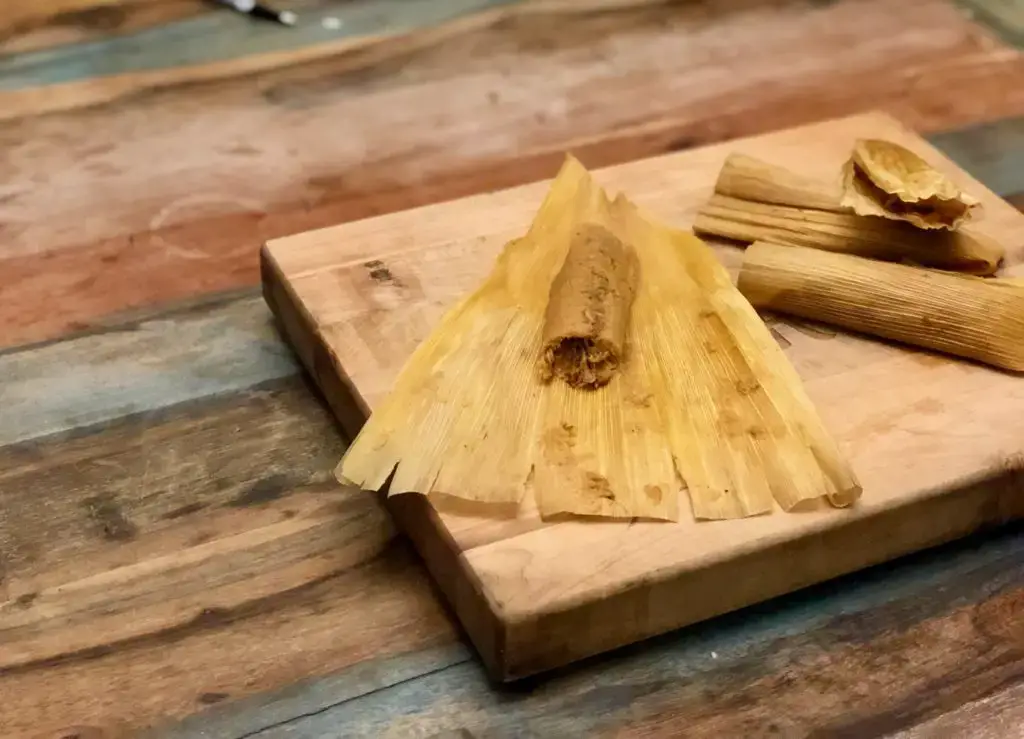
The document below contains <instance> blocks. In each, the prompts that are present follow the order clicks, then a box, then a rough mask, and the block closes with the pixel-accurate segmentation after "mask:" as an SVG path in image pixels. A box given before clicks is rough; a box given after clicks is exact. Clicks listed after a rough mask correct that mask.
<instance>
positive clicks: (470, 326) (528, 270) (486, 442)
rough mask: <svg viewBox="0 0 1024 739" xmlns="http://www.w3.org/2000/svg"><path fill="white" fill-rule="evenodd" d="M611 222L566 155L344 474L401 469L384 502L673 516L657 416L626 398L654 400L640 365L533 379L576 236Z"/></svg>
mask: <svg viewBox="0 0 1024 739" xmlns="http://www.w3.org/2000/svg"><path fill="white" fill-rule="evenodd" d="M607 221H608V201H607V197H606V195H605V193H604V191H603V190H601V188H600V187H598V186H597V184H596V183H595V182H594V181H593V180H592V179H591V178H590V176H589V174H588V173H587V172H586V170H585V169H584V168H583V167H582V165H580V163H579V162H578V161H576V160H575V159H573V158H572V157H568V158H567V159H566V162H565V165H564V166H563V167H562V169H561V171H560V172H559V174H558V176H557V177H556V178H555V181H554V183H553V184H552V186H551V189H550V191H549V192H548V194H547V197H546V198H545V200H544V202H543V204H542V205H541V207H540V209H539V211H538V212H537V215H536V216H535V218H534V221H533V223H532V224H531V226H530V229H529V231H528V232H527V233H526V235H525V236H523V237H522V238H519V239H516V240H514V241H512V242H510V243H509V244H507V245H506V247H505V249H504V250H503V251H502V253H501V255H500V256H499V257H498V260H497V263H496V265H495V267H494V270H493V271H492V272H491V274H490V275H489V276H488V277H487V278H486V280H485V281H484V283H483V284H482V285H481V286H480V287H479V288H478V289H477V290H476V291H475V292H474V293H473V294H471V295H470V296H468V297H467V298H465V299H463V301H461V302H460V303H459V304H457V305H456V306H455V307H454V308H452V309H451V310H450V311H449V312H448V313H447V314H446V315H445V316H444V317H443V318H442V320H441V322H440V324H439V325H438V327H437V328H436V329H435V330H434V331H433V332H432V333H431V334H430V336H429V337H428V338H427V339H426V340H425V341H424V342H423V343H422V344H421V345H420V346H419V347H418V348H417V349H416V351H415V352H414V353H413V355H412V356H411V357H410V358H409V360H408V361H407V362H406V364H405V366H404V367H403V368H402V370H401V372H400V373H399V376H398V378H397V380H396V383H395V386H394V388H393V389H392V391H391V393H390V394H389V395H388V396H387V398H385V400H384V401H383V402H382V403H380V404H379V406H378V407H377V408H375V409H374V411H373V413H372V414H371V415H370V418H369V419H368V420H367V422H366V424H365V425H364V426H363V428H362V430H361V431H360V433H359V435H358V436H357V437H356V439H355V440H354V441H353V443H352V445H351V446H350V447H349V449H348V451H347V452H346V454H345V456H344V457H343V459H342V461H341V463H340V464H339V466H338V469H337V471H336V475H337V476H338V478H339V479H341V480H345V481H352V482H354V483H356V484H359V485H361V486H363V487H372V488H376V487H380V486H382V485H383V483H384V482H385V481H386V480H387V479H388V477H389V475H390V474H391V472H392V470H395V468H396V466H397V470H395V475H394V479H393V480H392V481H391V484H390V487H389V492H390V494H397V493H401V492H419V493H423V494H431V493H444V494H447V495H451V496H454V497H458V498H465V499H470V500H475V501H480V502H498V503H509V502H513V503H518V502H519V501H520V500H521V499H522V497H523V495H524V493H525V490H526V489H527V488H528V487H529V488H531V489H532V490H533V491H534V494H535V497H536V500H537V505H538V508H539V509H540V511H541V513H542V515H545V516H546V515H550V514H553V513H572V514H584V515H598V516H615V517H624V518H629V517H634V516H636V517H648V518H654V519H667V520H676V519H677V518H678V509H679V495H680V491H681V486H680V483H679V480H678V475H677V473H676V471H675V467H674V465H673V462H672V456H671V450H670V448H669V446H668V443H667V441H666V440H665V432H664V430H663V424H662V420H661V416H660V415H659V412H658V409H657V408H656V407H655V406H654V405H653V404H642V405H639V406H637V405H630V404H629V403H628V402H627V401H628V399H630V398H643V397H647V396H649V395H650V390H649V389H648V388H647V387H646V386H645V385H644V384H643V382H644V378H643V376H642V374H641V373H639V372H638V368H640V367H642V364H640V363H635V362H627V363H626V365H625V366H624V367H623V368H622V369H621V371H619V372H617V373H615V375H614V377H613V378H612V380H611V381H610V382H609V383H608V384H607V385H606V386H604V387H602V388H600V390H597V391H595V390H580V389H577V388H572V387H569V386H568V385H567V384H566V383H564V382H561V381H559V382H552V383H549V384H546V385H545V384H544V383H542V382H541V380H540V378H538V376H537V365H538V362H539V361H540V357H541V355H542V353H543V351H542V347H543V332H544V324H545V320H544V319H545V316H546V314H547V311H548V304H549V295H550V291H551V287H552V285H553V282H554V279H555V277H556V275H557V274H558V273H559V272H560V271H561V269H562V267H563V265H564V264H565V261H566V257H567V255H568V252H569V248H570V246H571V243H572V236H573V234H574V233H576V232H577V231H579V230H580V229H582V228H584V227H586V228H596V227H600V226H604V227H605V228H606V229H608V228H609V224H608V223H607ZM609 230H610V229H609ZM563 408H564V409H566V411H565V412H564V413H563V412H562V409H563ZM570 411H571V412H570ZM627 428H628V429H629V433H628V434H627V433H624V431H623V430H624V429H627ZM645 489H646V490H648V491H653V490H654V489H657V490H658V491H659V494H658V495H650V494H648V493H646V492H645Z"/></svg>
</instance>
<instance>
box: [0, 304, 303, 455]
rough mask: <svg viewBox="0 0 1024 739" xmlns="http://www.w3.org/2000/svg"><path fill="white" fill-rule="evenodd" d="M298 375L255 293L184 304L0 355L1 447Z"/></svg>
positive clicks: (296, 368)
mask: <svg viewBox="0 0 1024 739" xmlns="http://www.w3.org/2000/svg"><path fill="white" fill-rule="evenodd" d="M169 335H172V336H173V337H174V338H173V341H169V340H168V336H169ZM297 372H298V366H297V364H296V362H295V360H294V357H293V355H292V353H291V351H290V350H289V349H288V347H287V346H285V345H284V344H283V343H282V342H281V339H280V337H279V336H278V334H277V332H276V330H275V329H274V327H273V323H272V318H271V315H270V313H269V311H268V310H267V309H266V306H265V304H264V303H263V300H262V299H261V298H260V297H258V296H256V295H254V296H252V297H248V298H243V299H237V300H227V301H221V302H212V303H210V304H206V305H199V306H190V307H188V308H186V309H184V310H181V311H176V312H170V313H165V314H162V315H159V316H154V317H151V318H148V319H143V320H139V321H135V322H130V323H127V322H126V323H123V324H121V325H119V326H116V327H113V328H109V329H106V330H100V331H99V332H98V333H95V334H91V335H86V336H82V337H79V338H75V339H69V340H67V341H62V342H58V343H52V344H47V345H45V346H39V347H29V348H25V349H21V350H18V351H6V352H4V351H0V377H2V378H4V387H3V390H2V391H0V394H2V397H3V410H2V412H0V416H2V418H3V423H2V424H0V446H3V445H6V444H13V443H15V442H18V441H24V440H28V439H34V438H36V437H40V436H45V435H47V434H52V433H57V432H62V431H67V430H71V429H75V428H79V427H82V426H89V425H93V424H97V423H100V422H102V421H108V420H112V419H116V418H120V417H121V416H126V415H130V414H133V413H140V412H141V413H148V412H151V411H153V410H156V409H158V408H162V407H166V406H172V405H175V404H176V403H181V402H186V401H194V400H196V399H198V398H202V397H205V396H212V395H217V394H220V393H230V392H234V391H238V390H244V389H246V388H249V387H252V386H254V385H258V384H260V383H263V382H266V381H268V380H275V379H279V378H283V377H287V376H290V375H294V374H296V373H297Z"/></svg>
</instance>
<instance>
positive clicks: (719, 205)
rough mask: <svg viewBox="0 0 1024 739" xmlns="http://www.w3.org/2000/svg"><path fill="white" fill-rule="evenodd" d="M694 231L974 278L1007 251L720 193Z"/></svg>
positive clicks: (985, 241)
mask: <svg viewBox="0 0 1024 739" xmlns="http://www.w3.org/2000/svg"><path fill="white" fill-rule="evenodd" d="M693 230H694V231H695V232H696V233H698V234H707V235H710V236H717V237H719V238H724V239H730V240H733V241H742V242H746V243H751V242H754V241H770V242H772V243H776V244H784V245H787V246H806V247H811V248H814V249H823V250H825V251H833V252H839V253H842V254H852V255H855V256H860V257H868V258H871V259H880V260H884V261H893V262H903V261H909V262H913V263H916V264H920V265H923V266H927V267H934V268H936V269H945V270H951V271H956V272H966V273H968V274H976V275H990V274H993V273H995V272H996V270H997V269H998V268H999V264H1000V263H1001V261H1002V259H1003V255H1004V250H1003V248H1002V247H1001V246H1000V245H999V244H998V243H996V242H995V241H993V240H992V239H989V238H988V237H985V236H982V235H981V234H970V233H968V232H966V231H963V230H961V231H922V230H921V229H918V228H914V227H913V226H911V225H910V224H908V223H901V222H896V221H888V220H884V219H881V218H865V217H862V216H858V215H856V214H853V213H838V212H834V211H825V210H812V209H809V208H795V207H789V206H785V205H777V204H770V203H759V202H753V201H750V200H741V199H739V198H733V197H728V196H726V195H719V194H717V193H716V194H714V195H712V196H711V198H710V199H709V200H708V202H707V203H705V205H704V207H703V208H701V210H700V212H699V213H698V214H697V217H696V219H695V220H694V224H693Z"/></svg>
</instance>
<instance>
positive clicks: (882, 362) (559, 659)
mask: <svg viewBox="0 0 1024 739" xmlns="http://www.w3.org/2000/svg"><path fill="white" fill-rule="evenodd" d="M859 137H872V138H882V139H887V140H892V141H898V142H900V143H903V144H904V145H906V146H909V147H911V148H913V149H916V150H918V151H919V153H921V154H923V155H924V156H925V157H926V158H927V159H928V160H929V161H932V162H934V163H935V164H936V165H937V166H940V167H943V168H945V169H947V170H948V171H950V172H951V173H952V174H953V176H954V178H955V179H956V180H958V181H960V182H961V183H962V184H963V185H964V186H965V187H967V188H968V189H969V190H970V191H971V192H973V193H974V194H976V196H977V197H979V198H980V199H981V200H982V201H983V203H984V208H985V212H986V217H985V219H984V221H983V222H981V223H979V224H978V225H976V226H974V228H975V229H976V230H977V231H978V232H979V233H983V234H985V235H987V236H989V237H990V238H993V239H995V240H996V241H998V242H1000V243H1004V244H1006V245H1007V247H1008V249H1007V256H1006V264H1007V265H1008V267H1009V272H1008V273H1010V274H1014V273H1015V272H1014V270H1018V271H1019V270H1020V269H1021V265H1022V263H1024V244H1021V243H1018V242H1016V241H1015V237H1016V234H1018V233H1019V232H1020V231H1021V229H1022V228H1024V216H1022V215H1021V214H1020V213H1019V212H1017V211H1016V210H1015V209H1013V208H1012V207H1010V206H1009V205H1007V204H1006V203H1003V202H1001V201H1000V200H999V199H998V198H997V197H996V196H995V195H993V194H992V193H991V192H990V191H987V190H985V189H984V188H983V186H982V185H981V184H980V183H977V182H976V181H971V180H970V179H969V177H968V176H967V175H966V174H964V173H963V172H956V168H955V166H954V165H952V164H951V163H949V162H948V160H945V161H944V160H943V159H942V158H941V155H939V154H938V152H937V151H936V150H935V149H933V148H930V147H929V146H928V145H927V144H925V143H924V142H923V141H922V140H920V139H919V138H918V137H916V136H915V135H914V134H912V133H911V132H909V131H907V130H906V129H905V128H903V127H901V126H900V125H899V124H898V123H897V122H895V121H893V120H892V119H891V118H887V117H885V116H882V115H864V116H859V117H852V118H846V119H841V120H837V121H831V122H826V123H821V124H818V125H815V126H808V127H804V128H799V129H791V130H787V131H783V132H778V133H773V134H769V135H765V136H762V137H758V138H755V139H744V140H740V141H737V142H730V143H727V144H723V145H719V146H714V147H707V148H704V149H699V150H694V151H691V152H686V153H681V154H676V155H667V156H664V157H660V158H655V159H648V160H644V161H640V162H634V163H631V164H627V165H620V166H618V167H612V168H608V169H605V170H601V171H600V172H598V173H597V174H596V176H597V177H598V179H599V181H601V182H602V183H603V184H605V185H606V186H608V187H610V188H611V189H612V191H613V192H625V193H628V195H629V197H631V198H633V199H634V200H635V201H636V202H638V203H639V205H640V206H641V207H645V208H647V209H648V211H649V212H652V213H654V214H656V216H657V217H659V218H662V219H665V220H667V221H668V222H670V223H676V224H680V225H685V224H688V223H690V222H692V218H693V214H694V213H695V211H696V210H697V209H698V208H699V207H700V205H701V204H702V203H703V202H705V201H706V199H707V197H708V196H709V194H710V192H711V190H712V187H713V185H714V182H715V179H716V177H717V174H718V170H719V168H720V167H721V164H722V162H723V161H724V159H725V157H726V155H727V154H728V153H730V152H733V151H741V152H744V153H747V154H750V155H752V156H756V157H758V158H762V159H765V160H766V161H771V162H776V163H782V164H785V165H787V166H790V167H794V168H797V170H798V171H799V172H800V173H801V174H804V175H806V176H810V177H816V178H822V179H824V178H827V177H829V176H830V174H831V175H833V176H834V173H835V172H838V171H839V169H840V166H841V164H842V162H843V161H845V159H846V157H847V156H848V154H849V151H850V147H851V146H852V145H853V142H854V141H855V140H856V139H857V138H859ZM548 187H549V183H548V182H540V183H536V184H534V185H529V186H524V187H520V188H514V189H512V190H506V191H503V192H499V193H493V194H488V195H480V196H475V197H472V198H466V199H463V200H459V201H454V202H452V203H448V204H444V205H438V206H431V207H426V208H420V209H416V210H412V211H406V212H403V213H398V214H393V215H390V216H383V217H379V218H373V219H368V220H365V221H359V222H355V223H351V224H347V225H343V226H338V227H334V228H329V229H322V230H319V231H313V232H310V233H307V234H300V235H297V236H293V237H290V238H286V239H281V240H278V241H272V242H269V243H268V244H267V246H266V247H265V249H264V259H265V264H266V267H267V268H266V270H265V273H264V276H265V280H267V281H268V284H267V286H266V293H267V296H268V300H269V302H270V303H271V307H272V308H273V309H274V311H275V312H276V313H277V314H278V315H281V316H282V317H283V321H284V327H285V331H286V332H287V333H288V335H289V338H290V340H291V341H292V342H293V343H294V344H295V346H296V347H297V348H298V353H299V355H300V357H301V358H302V359H303V361H304V363H305V364H306V366H307V367H309V368H310V370H311V372H312V373H313V376H314V378H315V379H316V380H317V381H318V383H319V384H320V386H321V388H322V390H323V391H324V393H325V395H326V397H327V399H328V402H330V403H332V406H333V407H334V410H335V413H336V415H338V417H339V419H340V420H341V421H342V424H343V425H344V426H345V427H346V428H347V429H352V430H355V429H357V428H358V426H359V424H360V422H361V421H362V420H363V419H365V417H366V415H367V414H368V409H372V408H373V407H375V406H376V404H377V403H378V402H380V400H381V399H382V398H383V397H384V396H385V395H386V394H387V392H388V391H389V388H390V386H391V384H392V383H393V381H394V378H395V376H396V374H397V373H398V371H399V370H400V369H401V367H402V365H403V364H404V362H405V360H406V359H407V358H408V356H409V355H410V354H411V352H412V351H413V350H414V348H415V347H416V345H417V344H418V343H419V342H421V341H422V340H423V339H424V338H425V337H426V336H427V335H428V334H429V332H430V330H431V328H432V327H433V325H434V324H435V323H436V321H437V320H438V319H439V318H440V316H441V315H442V314H443V312H444V311H445V310H447V309H448V307H450V306H451V305H452V304H453V303H454V302H456V301H457V300H459V299H461V298H463V297H464V296H465V295H466V294H468V293H469V292H470V291H471V290H472V289H473V288H474V287H475V286H476V285H477V284H479V282H480V280H482V279H483V278H484V277H485V276H486V274H487V273H488V272H489V271H490V269H491V267H492V265H493V261H494V258H495V256H496V254H497V253H498V252H499V251H500V249H501V248H502V246H503V245H504V244H505V243H507V242H508V241H509V240H511V239H512V238H514V237H515V236H517V235H519V234H521V233H523V232H524V231H525V230H526V228H527V227H528V225H529V223H530V220H531V219H532V217H533V214H534V212H535V211H536V209H537V207H538V206H539V204H540V202H541V200H542V199H543V197H544V194H545V193H546V191H547V188H548ZM409 234H416V241H415V243H414V244H413V243H409V239H408V235H409ZM349 245H352V246H351V251H350V247H349ZM397 249H401V250H400V251H399V252H398V253H397V254H396V253H395V251H396V250H397ZM368 256H369V257H370V260H369V261H365V260H367V257H368ZM355 260H358V261H357V262H356V263H355V264H353V262H354V261H355ZM363 261H365V263H362V264H360V263H358V262H363ZM381 273H383V275H384V276H383V277H381V276H380V274H381ZM339 286H340V288H341V289H339ZM786 338H787V340H788V341H789V346H788V347H787V349H786V352H787V354H788V355H789V357H790V360H791V361H792V362H793V364H794V366H795V367H796V369H797V370H798V371H799V372H800V373H801V376H802V378H803V379H804V382H805V387H806V389H807V392H808V393H809V395H810V396H811V398H812V400H813V401H814V402H815V404H816V406H817V407H818V409H819V412H820V413H821V415H822V417H823V419H824V420H825V423H826V424H827V425H828V426H829V428H830V430H831V431H832V432H833V433H834V434H835V438H836V440H837V442H838V443H839V444H840V445H841V447H842V448H843V449H844V451H845V453H846V454H847V455H848V457H849V459H850V461H851V464H852V465H853V466H854V469H855V471H856V473H857V475H858V477H859V478H860V480H861V482H862V484H863V486H864V491H865V493H864V498H863V500H862V501H861V502H860V503H858V505H857V506H856V507H854V508H853V509H852V510H849V511H845V510H844V511H836V510H834V509H827V510H826V509H819V510H816V511H814V512H805V513H801V514H800V515H798V516H797V515H783V514H776V515H774V516H760V517H753V518H747V519H742V520H736V521H725V522H712V523H707V522H704V523H696V522H695V521H694V520H693V519H692V518H689V517H683V520H681V521H679V522H678V523H674V524H672V523H663V522H657V523H649V522H632V523H630V524H628V525H626V524H619V525H615V524H609V525H594V524H588V523H586V522H578V521H571V522H542V521H541V520H540V518H539V516H538V514H537V511H536V508H535V506H534V505H531V504H530V503H529V502H528V503H527V504H525V505H524V506H523V508H522V510H521V511H520V512H519V517H518V518H517V519H512V520H509V519H507V518H494V517H487V516H486V515H483V514H478V515H472V514H469V513H466V512H465V511H460V510H459V509H458V508H457V507H444V506H442V505H441V504H440V502H438V501H431V502H430V503H427V502H426V499H425V498H423V497H422V496H416V495H405V496H396V497H392V498H390V499H389V503H391V508H392V511H393V513H394V514H395V516H396V518H397V519H398V521H399V523H400V524H401V525H402V526H403V528H404V530H406V531H407V532H408V534H409V536H410V537H411V538H412V539H413V541H414V542H415V543H416V545H417V547H418V549H419V551H420V553H421V555H422V556H423V557H424V559H425V560H426V561H427V564H428V566H429V567H430V569H431V572H432V574H433V575H434V577H435V579H436V580H437V581H438V583H439V585H440V586H441V588H442V590H443V591H444V592H445V593H446V594H447V595H448V598H449V601H450V602H451V603H452V606H453V608H454V609H455V611H456V612H457V613H458V614H459V617H460V620H461V621H462V623H463V625H464V626H465V628H466V630H467V632H468V633H469V635H470V637H471V638H472V639H473V641H474V643H475V644H476V646H477V649H478V650H479V652H480V653H481V656H482V657H483V659H484V661H485V663H487V665H488V667H489V668H490V669H491V671H492V672H493V673H494V674H495V676H496V677H497V678H499V679H502V680H509V679H515V678H521V677H523V676H525V675H530V674H533V673H535V672H539V671H542V670H545V669H550V668H552V667H556V666H559V665H562V664H565V663H567V662H571V661H573V660H576V659H580V658H582V657H586V656H589V655H591V654H595V653H598V652H601V651H604V650H607V649H610V648H613V647H616V646H620V645H622V644H626V643H630V642H632V641H635V640H637V639H641V638H645V637H648V636H651V635H653V634H658V633H662V632H664V631H667V630H669V629H672V628H677V627H679V626H682V625H685V624H687V623H692V622H694V621H698V620H700V619H703V618H708V617H710V616H713V615H717V614H719V613H723V612H726V611H729V610H732V609H734V608H738V607H741V606H744V605H748V604H750V603H753V602H757V601H758V600H762V599H764V598H768V597H772V596H774V595H777V594H779V593H783V592H788V591H789V590H792V589H795V588H798V587H802V586H805V585H807V584H809V583H813V582H818V581H820V580H823V579H826V578H829V577H834V576H836V575H838V574H842V573H845V572H849V571H852V570H855V569H857V568H859V567H864V566H867V565H869V564H873V563H875V562H880V561H885V560H886V559H890V558H892V557H895V556H898V555H900V554H903V553H906V552H908V551H914V550H915V549H917V548H920V547H923V546H928V545H932V544H935V543H937V542H941V541H946V540H949V539H952V538H955V537H957V536H962V535H964V534H966V533H969V532H970V531H971V530H973V529H975V528H977V527H982V526H985V525H987V524H990V523H994V522H998V521H1001V520H1005V519H1007V518H1014V517H1017V516H1021V515H1024V498H1021V496H1020V495H1019V493H1020V490H1021V485H1022V480H1024V477H1022V475H1021V462H1020V461H1019V460H1020V459H1021V455H1022V454H1024V447H1022V446H1021V440H1022V439H1024V380H1022V379H1021V378H1019V377H1015V376H1012V375H1008V374H1000V373H997V372H994V371H992V370H990V369H988V368H982V367H979V366H975V365H969V364H966V363H963V362H959V361H956V360H953V359H949V358H945V359H944V358H941V357H936V356H934V355H928V356H923V355H922V354H921V353H919V352H913V351H908V350H903V349H899V348H896V347H893V346H889V345H885V344H882V343H879V342H872V341H869V340H866V339H863V338H855V337H853V336H847V335H843V334H837V335H834V336H831V337H830V338H829V341H828V342H827V343H825V342H823V340H822V339H821V337H815V338H809V337H806V336H799V337H798V336H795V335H794V336H788V335H787V336H786ZM319 356H323V357H326V361H323V362H321V361H318V357H319ZM878 387H886V388H888V390H889V393H887V394H885V395H884V396H880V395H879V394H878V393H877V392H876V389H877V388H878ZM684 474H685V473H684ZM681 507H682V508H685V507H686V506H685V504H684V505H682V506H681ZM432 508H433V509H434V510H433V511H432V510H431V509H432ZM826 508H827V507H826ZM595 552H603V553H606V554H603V555H601V556H600V557H599V558H598V559H597V560H595V559H594V556H595V555H594V553H595ZM721 582H729V583H731V586H730V587H729V588H719V587H717V586H716V583H721Z"/></svg>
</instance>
